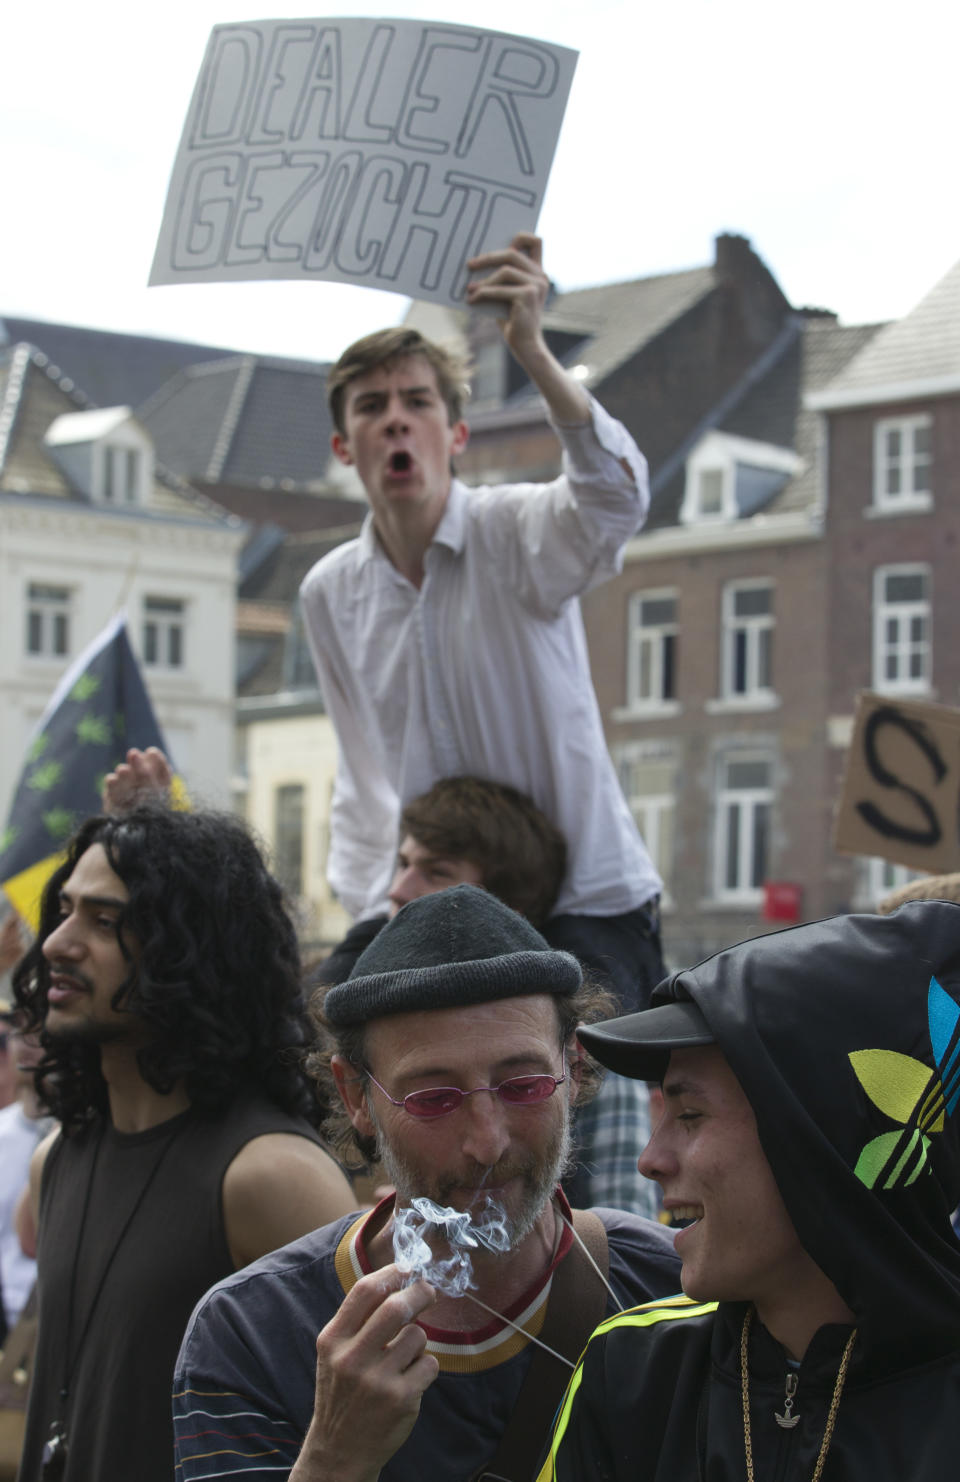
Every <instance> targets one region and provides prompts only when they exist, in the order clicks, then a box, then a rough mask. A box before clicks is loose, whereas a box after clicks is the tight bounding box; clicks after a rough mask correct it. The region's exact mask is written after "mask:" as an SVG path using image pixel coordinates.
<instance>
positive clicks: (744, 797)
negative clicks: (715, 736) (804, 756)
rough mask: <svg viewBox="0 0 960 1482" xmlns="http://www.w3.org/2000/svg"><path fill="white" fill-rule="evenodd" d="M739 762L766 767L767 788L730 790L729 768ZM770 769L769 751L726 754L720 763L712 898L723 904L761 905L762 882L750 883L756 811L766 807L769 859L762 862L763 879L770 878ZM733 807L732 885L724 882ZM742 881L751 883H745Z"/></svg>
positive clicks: (753, 861)
mask: <svg viewBox="0 0 960 1482" xmlns="http://www.w3.org/2000/svg"><path fill="white" fill-rule="evenodd" d="M741 762H746V763H753V764H760V763H762V764H763V765H765V766H766V767H767V768H768V771H769V779H770V780H769V782H768V784H767V786H766V787H750V788H744V787H731V786H730V785H729V784H728V783H727V781H726V778H727V777H728V775H729V768H730V767H731V766H734V765H736V764H738V763H741ZM773 767H774V761H773V757H772V756H771V755H770V753H769V752H760V751H757V752H747V751H743V752H728V753H726V754H725V755H724V756H723V757H722V758H721V759H720V761H719V772H718V778H717V794H716V802H717V813H716V829H715V835H714V837H715V852H714V898H715V899H716V900H718V901H722V902H724V903H725V904H730V905H741V906H750V907H752V906H758V905H760V904H761V903H762V901H763V879H761V880H760V881H759V883H758V884H753V877H754V876H755V875H756V873H757V870H756V859H755V858H754V847H753V846H754V835H755V823H756V817H757V810H758V809H759V808H766V809H767V827H766V833H767V838H766V844H767V855H768V858H767V859H766V860H765V861H764V865H765V870H764V878H767V877H768V876H769V866H770V861H769V853H770V843H771V831H772V824H773V803H774V787H773ZM734 808H736V809H737V812H738V814H739V823H738V837H737V868H736V881H735V883H734V884H733V885H731V884H730V883H729V882H728V879H727V863H728V860H727V855H728V852H729V845H730V822H731V814H732V810H733V809H734ZM745 880H746V881H749V882H750V883H749V884H745V883H744V881H745Z"/></svg>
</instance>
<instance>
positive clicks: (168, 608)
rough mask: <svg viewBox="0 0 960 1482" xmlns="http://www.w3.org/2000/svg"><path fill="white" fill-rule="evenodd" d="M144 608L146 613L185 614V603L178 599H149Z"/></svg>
mask: <svg viewBox="0 0 960 1482" xmlns="http://www.w3.org/2000/svg"><path fill="white" fill-rule="evenodd" d="M143 606H144V610H145V611H146V612H165V613H181V612H183V603H182V602H181V601H180V600H179V599H178V598H176V597H147V598H145V599H144V604H143Z"/></svg>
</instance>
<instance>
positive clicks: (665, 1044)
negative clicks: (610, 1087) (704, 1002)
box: [577, 998, 716, 1081]
mask: <svg viewBox="0 0 960 1482" xmlns="http://www.w3.org/2000/svg"><path fill="white" fill-rule="evenodd" d="M577 1038H578V1039H579V1041H580V1043H581V1044H582V1045H583V1046H584V1048H585V1049H586V1050H589V1052H590V1054H591V1055H592V1056H593V1057H594V1059H595V1060H599V1062H600V1064H601V1065H605V1066H606V1067H607V1069H608V1070H613V1071H616V1073H617V1075H625V1076H630V1077H631V1078H632V1079H633V1080H635V1081H662V1080H663V1077H664V1075H665V1074H666V1070H667V1064H668V1062H669V1060H670V1051H671V1050H690V1049H694V1048H696V1047H697V1046H699V1045H712V1044H714V1043H715V1042H716V1036H715V1035H714V1033H713V1030H712V1029H711V1028H710V1025H709V1024H708V1023H707V1021H706V1019H705V1018H704V1017H703V1015H702V1013H701V1012H700V1010H699V1009H698V1008H697V1006H696V1004H695V1003H694V1002H693V1000H692V999H689V998H681V999H676V1000H675V1001H674V1002H673V1003H664V1004H660V1005H659V1006H658V1007H656V1008H651V1009H641V1010H640V1012H639V1013H637V1014H623V1015H622V1016H621V1017H620V1018H619V1019H601V1020H600V1022H599V1023H597V1024H582V1025H581V1026H580V1028H579V1029H578V1030H577Z"/></svg>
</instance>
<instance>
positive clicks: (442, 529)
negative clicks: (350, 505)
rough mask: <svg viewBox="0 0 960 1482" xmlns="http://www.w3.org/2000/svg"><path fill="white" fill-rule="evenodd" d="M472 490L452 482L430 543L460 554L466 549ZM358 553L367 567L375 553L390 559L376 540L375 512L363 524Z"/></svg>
mask: <svg viewBox="0 0 960 1482" xmlns="http://www.w3.org/2000/svg"><path fill="white" fill-rule="evenodd" d="M469 497H470V491H469V490H468V489H467V486H466V484H461V482H460V480H459V479H454V480H453V482H452V483H451V485H450V493H449V494H448V496H447V502H446V505H445V506H444V511H443V514H442V516H441V518H440V523H439V525H438V526H437V528H436V531H435V532H434V537H433V540H432V541H431V542H430V544H431V545H445V546H447V548H448V549H449V550H451V551H453V552H454V554H455V555H459V554H460V552H461V551H462V550H463V543H464V540H465V538H466V528H467V500H468V499H469ZM357 549H358V554H359V561H360V565H361V566H366V565H367V563H368V562H369V561H372V560H373V559H374V557H376V556H382V557H383V559H384V560H386V559H387V557H386V555H385V553H384V551H383V548H382V546H381V545H380V542H379V541H378V540H377V532H376V530H375V529H374V525H373V511H372V510H368V511H367V514H366V518H365V519H364V522H363V524H362V526H361V527H360V535H359V537H358V545H357Z"/></svg>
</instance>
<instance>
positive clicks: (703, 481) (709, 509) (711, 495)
mask: <svg viewBox="0 0 960 1482" xmlns="http://www.w3.org/2000/svg"><path fill="white" fill-rule="evenodd" d="M699 493H700V513H701V514H704V515H718V514H721V513H722V511H723V470H722V469H719V468H704V469H702V470H701V472H700V478H699Z"/></svg>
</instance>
